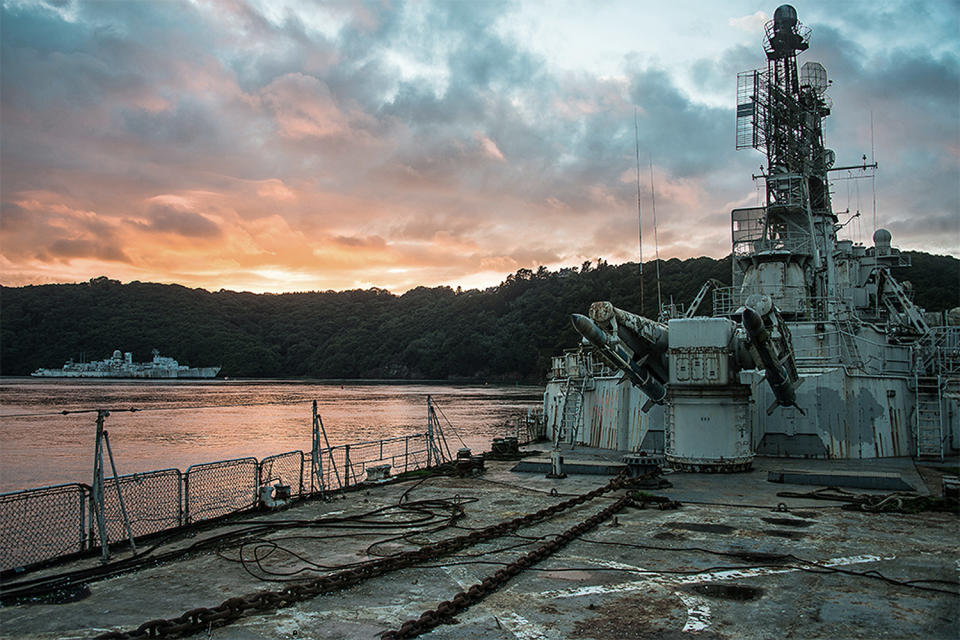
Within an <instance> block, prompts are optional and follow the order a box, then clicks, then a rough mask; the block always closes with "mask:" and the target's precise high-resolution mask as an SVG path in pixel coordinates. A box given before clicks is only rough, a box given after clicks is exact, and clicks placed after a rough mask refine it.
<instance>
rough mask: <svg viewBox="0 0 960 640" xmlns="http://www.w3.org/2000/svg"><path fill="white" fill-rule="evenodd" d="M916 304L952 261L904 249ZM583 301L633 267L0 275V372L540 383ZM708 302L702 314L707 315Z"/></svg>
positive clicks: (648, 302) (928, 297)
mask: <svg viewBox="0 0 960 640" xmlns="http://www.w3.org/2000/svg"><path fill="white" fill-rule="evenodd" d="M909 255H910V256H911V258H912V260H913V268H911V269H909V270H904V273H898V274H897V275H898V277H900V278H906V279H909V280H911V281H912V283H913V285H914V291H915V297H916V302H917V303H918V304H919V305H920V306H923V307H925V308H926V309H927V310H930V311H940V310H944V309H948V308H952V307H955V306H960V286H958V277H960V260H957V259H956V258H952V257H948V256H932V255H928V254H923V253H910V254H909ZM643 275H644V300H643V302H644V305H643V309H642V311H643V312H644V314H645V315H647V316H650V317H655V315H656V309H657V284H656V268H655V265H654V264H653V263H652V262H651V263H648V264H646V265H645V266H644V273H643ZM710 278H715V279H717V280H720V281H722V282H729V281H730V258H729V257H728V258H725V259H723V260H713V259H710V258H696V259H691V260H686V261H680V260H677V259H673V260H666V261H662V262H661V263H660V290H661V293H662V298H663V300H664V302H669V301H670V300H671V299H672V300H674V301H676V302H677V303H680V304H684V305H686V304H689V302H690V301H691V300H692V299H693V297H694V296H695V295H696V293H697V291H698V290H699V288H700V286H701V284H702V283H703V282H705V281H706V280H708V279H710ZM595 300H611V301H613V302H614V304H616V305H617V306H619V307H622V308H624V309H629V310H631V311H640V310H641V304H640V300H641V287H640V278H639V268H638V265H637V264H636V263H627V264H623V265H619V266H613V265H609V264H607V263H606V262H604V261H603V260H597V261H596V263H593V262H586V263H584V264H583V266H582V267H580V268H579V269H562V270H560V271H559V272H553V271H549V270H547V269H545V268H543V267H541V268H540V269H539V270H538V271H531V270H528V269H521V270H519V271H517V272H516V273H515V274H511V275H510V276H508V277H507V279H506V280H505V281H504V282H502V283H501V284H500V285H499V286H497V287H491V288H489V289H486V290H483V291H479V290H475V289H474V290H469V291H460V290H457V291H454V290H453V289H450V288H449V287H436V288H429V289H428V288H424V287H418V288H416V289H413V290H411V291H408V292H406V293H404V294H403V295H400V296H397V295H394V294H392V293H390V292H389V291H385V290H382V289H368V290H355V291H340V292H334V291H326V292H311V293H292V294H253V293H237V292H233V291H225V290H221V291H218V292H209V291H206V290H203V289H187V288H185V287H181V286H178V285H161V284H150V283H143V282H131V283H130V284H121V283H119V282H117V281H115V280H109V279H107V278H95V279H93V280H91V281H90V282H88V283H83V284H70V285H67V284H58V285H39V286H27V287H17V288H11V287H0V373H2V374H3V375H26V374H29V373H30V372H31V371H33V370H35V369H37V368H38V367H59V366H61V365H62V364H63V362H64V360H66V359H67V358H68V357H73V358H75V359H79V358H80V355H81V353H83V354H85V355H86V359H87V360H98V359H102V358H106V357H108V356H109V355H110V354H111V353H112V352H113V350H114V349H120V350H122V351H132V352H133V354H134V360H136V361H144V360H149V359H150V357H151V356H150V352H151V350H152V349H154V348H157V349H159V350H160V352H161V353H162V354H163V355H168V356H172V357H174V358H176V359H177V360H179V361H180V362H181V363H185V364H189V365H191V366H209V365H222V366H223V370H222V372H221V376H230V377H234V376H238V377H314V378H400V379H434V380H439V379H457V378H478V379H491V380H525V381H531V382H535V381H539V380H541V379H542V378H543V376H544V374H545V372H546V371H547V369H548V367H549V364H550V357H551V356H553V355H555V354H557V353H559V352H560V351H561V350H562V349H564V348H567V347H571V346H575V345H576V344H577V343H578V338H579V336H577V335H576V334H575V332H574V330H573V328H572V327H571V325H570V320H569V318H570V314H571V313H573V312H581V313H585V312H586V310H587V308H588V307H589V305H590V303H591V302H593V301H595ZM709 311H710V300H709V299H708V300H706V301H705V302H704V304H703V305H702V307H701V312H705V313H709Z"/></svg>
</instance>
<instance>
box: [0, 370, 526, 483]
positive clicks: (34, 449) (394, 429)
mask: <svg viewBox="0 0 960 640" xmlns="http://www.w3.org/2000/svg"><path fill="white" fill-rule="evenodd" d="M428 395H429V396H431V398H432V399H433V400H434V402H435V403H436V405H437V406H438V407H439V409H440V411H441V412H442V415H441V416H440V420H441V423H442V425H443V426H444V428H445V430H446V432H447V433H446V435H447V441H448V444H449V447H450V449H451V451H455V450H456V449H457V448H458V447H461V446H463V445H462V444H461V440H460V439H461V438H462V440H463V442H464V443H465V444H466V445H467V446H468V447H471V448H472V449H473V450H474V451H485V450H488V449H489V444H490V441H491V439H492V438H494V437H497V436H503V435H505V429H504V423H505V422H506V421H507V420H508V419H511V418H513V417H515V416H516V415H518V414H520V413H525V412H526V411H527V409H530V408H535V407H539V406H541V402H542V398H543V389H542V387H536V386H495V385H450V384H395V383H389V384H387V383H374V382H371V383H356V382H351V383H340V382H336V383H334V382H326V381H300V380H298V381H277V380H242V381H235V380H205V381H184V380H157V381H140V380H137V381H133V380H109V381H104V380H42V379H32V378H3V379H0V492H4V491H14V490H18V489H26V488H31V487H38V486H44V485H51V484H58V483H61V482H84V483H89V482H90V481H91V478H92V474H93V452H94V439H95V432H96V426H95V424H96V423H95V419H96V414H95V413H68V414H66V415H64V414H62V413H61V412H63V411H82V410H90V409H98V408H105V409H129V408H135V409H137V411H136V412H133V413H130V412H121V411H115V412H114V413H112V414H111V415H110V416H109V417H107V418H106V421H105V428H106V429H107V431H108V432H109V434H110V436H109V437H110V444H111V448H112V449H113V455H114V459H115V461H116V465H117V471H118V472H119V473H120V474H128V473H139V472H143V471H150V470H154V469H167V468H177V469H180V470H181V471H182V470H185V469H186V468H187V467H188V466H190V465H192V464H198V463H202V462H212V461H215V460H225V459H230V458H238V457H244V456H252V457H255V458H258V459H259V458H263V457H265V456H268V455H272V454H277V453H283V452H286V451H293V450H298V449H299V450H302V451H309V449H310V431H311V411H312V409H311V405H312V402H313V401H314V400H316V401H317V404H318V411H319V413H320V415H321V417H322V418H323V423H324V426H325V427H326V430H327V434H328V436H329V438H330V443H331V444H332V445H338V444H346V443H351V442H357V441H362V440H375V439H379V438H385V437H390V436H397V435H409V434H414V433H423V432H424V431H426V423H427V420H426V415H427V396H428ZM444 416H445V418H446V419H444ZM447 420H449V423H450V425H452V428H449V427H448V426H447ZM457 434H459V438H458V436H457ZM108 475H109V471H108Z"/></svg>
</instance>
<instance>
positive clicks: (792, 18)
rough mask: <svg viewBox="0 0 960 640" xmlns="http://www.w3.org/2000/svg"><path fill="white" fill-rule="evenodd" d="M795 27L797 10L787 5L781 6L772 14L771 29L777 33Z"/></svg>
mask: <svg viewBox="0 0 960 640" xmlns="http://www.w3.org/2000/svg"><path fill="white" fill-rule="evenodd" d="M796 26H797V10H796V9H794V8H793V7H792V6H790V5H789V4H782V5H780V6H779V7H777V10H776V11H774V12H773V27H774V29H776V30H777V31H780V30H781V29H793V28H794V27H796Z"/></svg>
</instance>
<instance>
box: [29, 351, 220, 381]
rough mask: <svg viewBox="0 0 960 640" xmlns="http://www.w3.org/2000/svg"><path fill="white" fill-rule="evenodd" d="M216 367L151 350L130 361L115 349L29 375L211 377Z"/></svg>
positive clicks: (217, 370)
mask: <svg viewBox="0 0 960 640" xmlns="http://www.w3.org/2000/svg"><path fill="white" fill-rule="evenodd" d="M218 373H220V367H188V366H187V365H185V364H180V363H179V362H177V361H176V360H174V359H173V358H170V357H167V356H161V355H160V352H159V351H157V350H156V349H154V350H153V360H151V361H150V362H134V361H133V354H132V353H131V352H129V351H127V352H126V353H121V352H120V350H119V349H117V350H116V351H114V352H113V355H112V356H111V357H109V358H107V359H105V360H94V361H93V362H74V361H73V360H68V361H67V362H66V364H64V365H63V368H61V369H43V368H41V369H37V370H36V371H34V372H33V373H31V374H30V375H32V376H34V377H38V378H215V377H216V375H217V374H218Z"/></svg>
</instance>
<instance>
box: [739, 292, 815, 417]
mask: <svg viewBox="0 0 960 640" xmlns="http://www.w3.org/2000/svg"><path fill="white" fill-rule="evenodd" d="M740 315H741V318H742V320H743V328H744V330H745V331H746V332H747V338H748V339H749V340H750V346H752V347H753V349H754V350H755V352H756V354H757V355H758V356H760V361H761V363H762V364H763V369H764V377H765V378H766V380H767V384H769V385H770V389H771V390H772V391H773V396H774V398H776V400H775V401H774V403H773V404H772V405H770V407H768V408H767V415H770V414H771V413H773V410H774V409H776V408H777V406H778V405H779V406H781V407H796V408H797V409H798V410H799V411H800V413H801V414H803V409H801V408H800V407H798V406H797V394H796V385H795V384H794V383H793V382H792V381H791V380H790V378H789V377H788V376H787V370H786V369H785V368H784V366H783V365H782V364H780V362H779V360H778V359H777V356H776V354H775V352H774V346H773V344H772V343H771V340H770V332H769V331H767V329H766V327H764V326H763V318H762V317H760V314H759V313H757V312H756V311H754V310H753V309H751V308H750V307H744V308H743V311H742V312H741V314H740Z"/></svg>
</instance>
